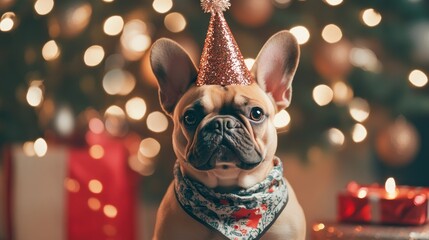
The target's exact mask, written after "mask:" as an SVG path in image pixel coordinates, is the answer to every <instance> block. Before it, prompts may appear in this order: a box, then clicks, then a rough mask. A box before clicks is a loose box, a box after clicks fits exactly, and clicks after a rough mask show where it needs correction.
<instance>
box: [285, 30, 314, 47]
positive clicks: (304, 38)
mask: <svg viewBox="0 0 429 240" xmlns="http://www.w3.org/2000/svg"><path fill="white" fill-rule="evenodd" d="M289 31H290V33H292V34H293V35H294V36H295V38H296V40H297V41H298V44H300V45H302V44H305V43H306V42H308V40H309V39H310V32H309V31H308V29H307V28H306V27H304V26H296V27H293V28H291V29H290V30H289Z"/></svg>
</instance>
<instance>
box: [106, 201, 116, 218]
mask: <svg viewBox="0 0 429 240" xmlns="http://www.w3.org/2000/svg"><path fill="white" fill-rule="evenodd" d="M103 213H104V215H106V217H109V218H115V217H116V215H118V210H117V209H116V207H115V206H113V205H110V204H106V205H104V207H103Z"/></svg>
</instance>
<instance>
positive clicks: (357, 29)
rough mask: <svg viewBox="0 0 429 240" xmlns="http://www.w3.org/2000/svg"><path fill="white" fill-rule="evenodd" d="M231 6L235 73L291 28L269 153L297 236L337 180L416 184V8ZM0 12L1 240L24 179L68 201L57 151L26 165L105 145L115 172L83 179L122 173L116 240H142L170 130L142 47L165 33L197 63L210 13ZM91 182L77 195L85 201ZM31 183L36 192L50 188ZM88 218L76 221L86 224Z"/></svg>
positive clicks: (425, 58) (114, 1)
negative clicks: (237, 61) (296, 204)
mask: <svg viewBox="0 0 429 240" xmlns="http://www.w3.org/2000/svg"><path fill="white" fill-rule="evenodd" d="M231 4H232V6H231V8H230V10H228V11H226V12H225V17H226V19H227V22H228V23H229V25H230V28H231V31H232V33H233V34H234V36H235V38H236V41H237V42H238V45H239V47H240V49H241V51H242V53H243V56H244V57H245V58H246V64H248V66H249V67H250V66H251V65H252V64H253V59H254V58H255V57H256V56H257V54H258V52H259V50H260V49H261V47H262V46H263V44H264V43H265V41H266V40H267V39H268V38H269V37H270V36H271V35H273V34H274V33H276V32H277V31H280V30H284V29H287V30H290V31H291V32H292V33H293V34H294V35H295V36H296V38H297V40H298V42H299V44H300V47H301V59H300V65H299V67H298V71H297V73H296V75H295V78H294V83H293V89H294V93H293V100H292V104H291V106H290V107H289V108H288V109H287V110H286V111H282V112H280V113H279V114H278V115H277V116H276V125H277V128H278V131H279V145H278V151H277V153H278V156H280V157H281V159H282V160H283V161H284V164H285V176H286V177H287V178H288V179H289V181H290V182H291V183H292V185H293V187H294V188H295V191H296V193H297V195H298V198H299V200H300V201H301V203H302V205H303V208H304V211H305V213H306V216H307V221H308V224H309V226H310V227H311V223H312V222H314V221H316V220H318V219H335V217H336V203H335V202H336V194H337V193H338V191H339V190H340V189H342V188H344V186H345V185H346V184H347V183H348V182H349V181H357V182H359V183H362V184H369V183H373V182H377V183H384V181H385V179H386V178H387V177H391V176H393V177H394V178H395V179H396V181H397V183H398V184H401V185H413V186H429V178H428V176H429V175H428V173H429V146H428V141H429V140H428V138H429V124H428V123H429V87H428V74H429V2H428V1H423V0H396V1H388V0H378V1H371V0H360V1H351V0H311V1H310V0H307V1H306V0H231ZM0 16H1V18H0V147H1V149H3V152H4V154H3V155H2V157H1V158H0V170H1V174H0V177H1V182H0V190H1V191H0V204H1V206H2V208H0V217H1V218H0V239H3V238H6V234H7V232H9V235H10V232H13V231H16V229H18V228H19V227H18V226H17V225H19V224H20V222H19V221H17V220H16V219H19V217H13V216H14V215H15V214H16V212H17V211H18V210H17V209H18V208H19V206H25V207H26V208H38V206H39V205H37V201H36V200H34V201H32V197H35V198H37V196H35V195H30V196H28V198H25V199H26V200H25V201H24V202H23V203H22V204H21V205H20V204H17V203H16V201H22V200H20V199H21V198H22V196H26V195H25V192H24V193H22V194H23V195H20V194H21V193H20V194H16V192H20V191H21V192H22V189H21V190H20V187H19V186H21V185H20V184H18V183H19V182H20V181H27V182H28V184H30V185H28V186H32V185H31V184H34V183H35V182H37V181H38V179H37V177H36V176H37V175H34V174H28V173H29V172H30V173H32V172H33V173H34V172H35V171H41V173H40V174H39V175H41V176H45V177H46V176H48V177H49V176H50V175H51V174H52V172H53V171H57V170H58V169H60V168H64V169H65V170H62V171H64V174H63V175H59V176H57V177H56V178H54V177H53V179H52V180H50V179H49V178H48V179H46V182H52V181H58V182H59V184H60V186H63V182H64V187H65V188H64V191H69V192H72V193H73V192H74V193H77V192H79V190H80V189H81V190H82V191H83V189H84V186H86V184H87V183H86V182H85V181H86V180H85V181H84V180H83V179H85V178H81V177H80V176H82V175H80V174H79V173H80V172H79V171H84V170H79V168H74V167H70V165H73V166H76V165H77V166H81V165H80V164H82V166H86V165H85V164H86V163H81V162H80V161H78V160H76V159H75V158H73V157H69V158H67V157H60V158H64V159H66V160H64V161H66V164H64V166H56V165H55V167H53V168H51V167H50V166H45V163H46V162H48V161H49V160H46V162H45V163H41V161H43V159H49V158H51V159H55V158H58V155H55V154H52V152H55V151H59V152H65V153H68V152H73V151H75V150H76V149H79V150H81V151H83V152H85V153H86V154H87V156H88V157H89V158H92V159H104V158H107V157H108V155H109V150H111V149H110V148H109V147H106V146H110V145H109V144H107V145H106V144H105V141H110V143H117V144H116V146H118V145H121V146H123V147H124V149H125V150H126V151H125V152H124V154H123V155H121V159H120V161H119V163H118V164H120V166H125V167H124V168H116V167H115V165H112V167H111V168H108V171H105V172H102V173H101V170H100V171H98V169H101V168H100V167H103V166H104V165H105V163H103V162H98V163H97V164H100V165H97V166H89V167H88V168H90V169H91V171H89V172H86V175H85V176H86V178H88V179H91V176H97V174H101V175H103V176H100V177H98V178H100V179H102V178H103V177H106V176H113V175H114V174H115V171H116V172H117V171H123V173H125V176H122V175H121V176H122V177H118V179H122V180H123V179H128V178H130V175H133V177H131V179H128V180H126V181H125V180H124V182H125V184H126V183H130V185H129V186H135V188H134V189H135V191H131V192H130V193H129V194H130V196H131V198H134V197H136V198H137V201H136V208H135V211H136V212H138V214H136V216H132V218H134V219H136V220H135V221H136V226H135V228H134V229H132V230H131V231H135V232H137V233H136V236H137V238H138V239H150V237H151V234H152V231H153V218H154V213H155V211H156V209H157V206H158V204H159V202H160V200H161V198H162V196H163V194H164V192H165V190H166V188H167V186H168V184H169V183H170V181H171V180H172V167H173V164H174V161H175V157H174V153H173V151H172V146H171V130H172V122H171V121H170V119H169V118H168V117H167V116H166V115H165V114H164V113H163V112H162V110H161V108H160V105H159V103H158V95H157V85H156V82H155V79H154V76H153V74H152V72H151V69H150V65H149V61H148V51H147V50H148V49H149V48H150V46H151V44H152V43H153V42H154V41H155V40H156V39H158V38H160V37H168V38H171V39H174V40H175V41H177V42H178V43H180V44H181V45H182V46H183V47H184V48H185V49H186V50H187V51H188V52H189V54H190V55H191V56H192V58H193V60H194V63H196V65H198V62H199V57H200V54H201V51H202V46H203V44H204V39H205V36H206V33H207V26H208V23H209V17H210V16H209V14H205V13H203V11H202V10H201V7H200V3H199V1H198V0H180V1H177V0H153V1H152V0H140V1H136V0H127V1H119V0H77V1H53V0H34V1H18V0H1V1H0ZM94 139H95V140H94ZM97 139H98V140H97ZM100 139H102V140H100ZM106 139H107V140H106ZM100 141H101V142H103V143H101V142H100ZM58 149H60V150H58ZM60 155H61V154H60ZM66 155H67V154H66ZM61 156H62V155H61ZM85 156H86V155H85ZM109 156H113V155H109ZM115 156H116V155H115ZM67 159H68V160H67ZM15 162H19V163H20V164H15ZM53 162H55V161H53ZM28 164H31V169H30V170H29V169H28V168H29V167H28ZM67 164H69V166H68V165H67ZM103 164H104V165H103ZM109 164H110V163H109ZM121 164H122V165H121ZM48 165H49V164H48ZM21 168H22V169H24V170H22V169H21ZM88 168H87V169H88ZM68 169H78V170H73V171H71V170H68ZM118 169H120V170H118ZM128 170H130V171H129V172H128ZM71 173H72V175H73V174H74V176H75V177H74V178H72V177H70V174H71ZM134 175H135V176H134ZM115 176H116V175H115ZM106 179H108V178H106ZM115 179H116V178H115ZM106 181H107V180H106ZM90 182H91V181H90ZM93 183H94V182H93ZM96 183H97V184H98V185H97V184H95V185H91V184H89V185H88V186H89V192H88V193H85V194H86V195H85V196H90V195H89V194H97V189H95V190H94V186H99V185H101V182H100V181H97V182H96ZM36 185H37V184H36ZM28 186H27V187H28ZM43 186H45V185H43ZM43 186H39V187H41V188H42V189H41V190H40V191H46V192H47V193H51V192H52V191H50V189H49V187H47V186H45V187H43ZM91 186H92V187H91ZM101 186H103V185H101ZM106 191H110V190H109V186H108V185H106V184H105V185H104V190H103V192H106ZM99 192H101V190H99V191H98V193H99ZM111 193H112V196H113V197H112V199H114V196H118V193H117V192H115V190H114V189H111ZM60 194H61V191H60ZM36 195H37V193H36ZM18 196H20V197H18ZM68 196H69V195H68ZM91 196H92V195H91ZM97 196H99V197H98V198H94V197H91V198H90V199H92V200H94V199H95V200H97V201H98V202H97V201H95V200H94V201H90V200H88V206H89V208H90V209H92V210H93V212H97V211H98V210H100V209H102V210H103V211H102V212H104V215H106V216H107V217H108V218H109V219H113V218H115V217H116V216H120V215H119V214H120V213H121V210H120V209H119V207H117V208H114V206H113V205H104V207H101V206H103V201H101V200H102V199H107V198H108V197H106V196H104V197H103V196H102V195H97ZM17 198H19V199H17ZM67 199H68V197H66V200H64V202H66V203H65V204H66V205H67V202H69V203H70V202H71V200H70V199H68V200H67ZM112 201H113V200H112ZM94 203H97V204H98V205H97V204H95V205H94ZM91 204H92V205H91ZM61 206H64V205H61ZM85 206H86V205H85ZM97 206H98V207H97ZM106 206H107V210H106ZM109 207H110V208H109ZM112 207H113V210H114V211H113V210H112ZM109 210H110V211H109ZM22 211H24V210H22ZM100 211H101V210H100ZM112 211H113V213H115V214H112ZM115 211H116V212H115ZM133 211H134V210H133ZM24 212H25V211H24ZM93 212H89V213H88V215H84V216H80V217H81V218H88V219H91V217H90V215H91V214H94V213H93ZM66 215H67V213H66ZM14 219H15V220H14ZM69 220H70V219H69ZM94 221H95V220H94ZM97 221H100V222H103V221H104V220H103V219H101V218H100V219H99V220H97ZM36 222H37V221H36ZM35 224H36V223H35ZM37 224H43V222H42V223H40V221H39V222H38V223H37ZM100 224H101V223H100ZM45 225H46V224H45ZM30 226H31V223H30ZM106 226H107V227H106ZM14 229H15V230H14ZM115 229H116V228H115V226H114V225H112V224H110V225H103V228H102V232H103V234H106V235H108V236H109V237H110V238H109V239H124V237H123V236H122V237H121V231H118V230H117V229H116V230H115ZM65 231H67V230H65ZM63 235H64V233H63ZM65 235H67V234H65ZM17 239H18V238H17ZM22 239H25V237H23V238H22ZM33 239H37V238H33ZM39 239H42V238H39ZM45 239H47V238H45ZM81 239H82V238H81ZM92 239H96V238H92Z"/></svg>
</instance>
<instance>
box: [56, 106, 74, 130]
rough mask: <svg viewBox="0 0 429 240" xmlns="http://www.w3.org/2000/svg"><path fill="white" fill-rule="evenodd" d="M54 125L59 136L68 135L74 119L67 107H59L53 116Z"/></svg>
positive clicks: (72, 128) (72, 127)
mask: <svg viewBox="0 0 429 240" xmlns="http://www.w3.org/2000/svg"><path fill="white" fill-rule="evenodd" d="M54 125H55V128H56V129H57V131H58V133H59V134H60V135H62V136H68V135H70V134H71V133H72V132H73V130H74V125H75V117H74V116H73V112H72V110H71V109H70V108H69V107H61V108H60V109H59V110H58V112H57V114H56V116H55V119H54Z"/></svg>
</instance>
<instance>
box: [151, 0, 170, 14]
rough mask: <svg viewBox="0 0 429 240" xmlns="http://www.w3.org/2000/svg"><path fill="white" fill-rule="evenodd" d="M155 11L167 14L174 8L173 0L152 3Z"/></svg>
mask: <svg viewBox="0 0 429 240" xmlns="http://www.w3.org/2000/svg"><path fill="white" fill-rule="evenodd" d="M152 7H153V9H154V10H155V11H156V12H158V13H166V12H168V11H170V10H171V8H172V7H173V1H172V0H154V1H153V3H152Z"/></svg>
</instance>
